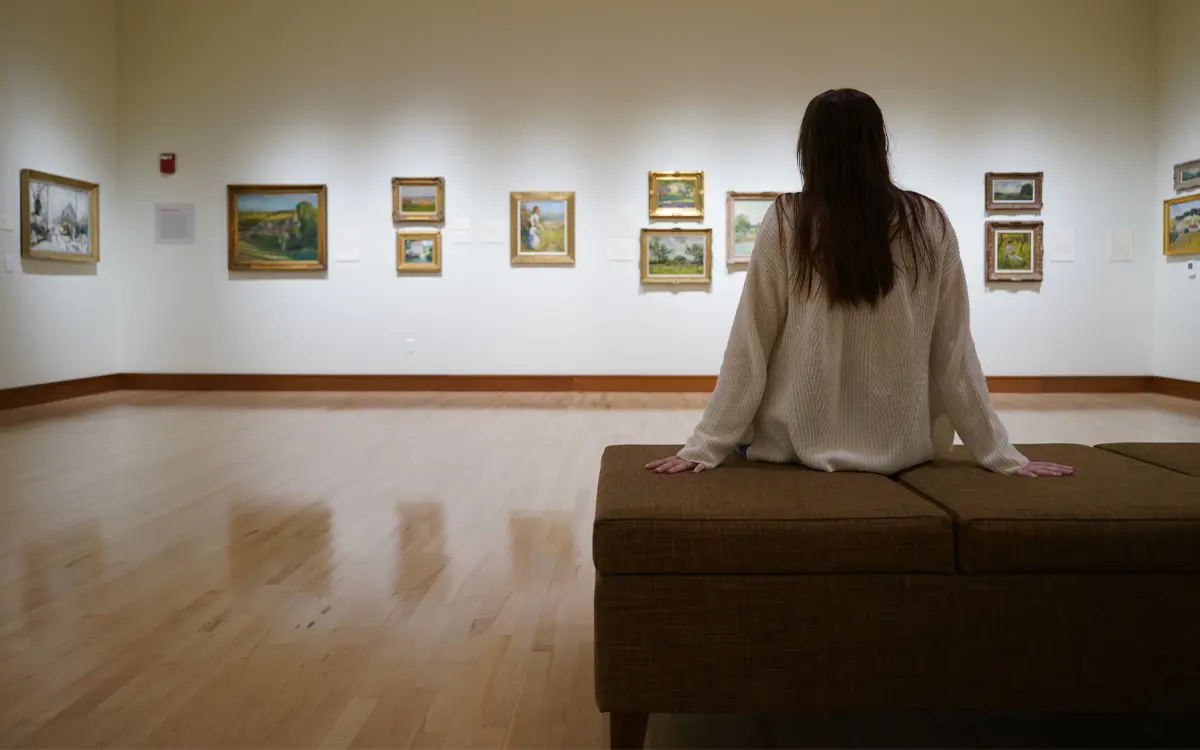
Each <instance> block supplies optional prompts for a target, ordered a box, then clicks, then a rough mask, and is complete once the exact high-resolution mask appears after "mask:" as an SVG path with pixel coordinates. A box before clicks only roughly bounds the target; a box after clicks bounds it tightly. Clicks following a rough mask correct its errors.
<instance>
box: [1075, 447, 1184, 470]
mask: <svg viewBox="0 0 1200 750" xmlns="http://www.w3.org/2000/svg"><path fill="white" fill-rule="evenodd" d="M1096 447H1097V448H1103V449H1104V450H1106V451H1112V452H1113V453H1120V454H1121V455H1122V456H1129V457H1130V458H1136V459H1137V460H1139V461H1145V462H1146V463H1148V464H1154V465H1155V466H1162V467H1165V468H1167V469H1171V470H1172V471H1178V472H1180V473H1182V474H1191V475H1192V476H1194V477H1200V443H1109V444H1107V445H1097V446H1096Z"/></svg>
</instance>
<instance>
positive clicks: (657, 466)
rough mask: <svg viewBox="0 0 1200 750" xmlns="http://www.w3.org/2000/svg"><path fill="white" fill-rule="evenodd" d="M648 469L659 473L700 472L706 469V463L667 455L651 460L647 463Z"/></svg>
mask: <svg viewBox="0 0 1200 750" xmlns="http://www.w3.org/2000/svg"><path fill="white" fill-rule="evenodd" d="M646 468H647V469H651V470H653V471H656V472H658V473H659V474H681V473H683V472H685V471H691V472H695V473H696V474H699V473H700V472H702V471H704V464H698V463H696V462H695V461H688V460H687V459H683V458H680V457H679V456H667V457H666V458H660V459H658V460H657V461H651V462H650V463H648V464H646Z"/></svg>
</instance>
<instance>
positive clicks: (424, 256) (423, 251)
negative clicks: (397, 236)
mask: <svg viewBox="0 0 1200 750" xmlns="http://www.w3.org/2000/svg"><path fill="white" fill-rule="evenodd" d="M404 262H405V263H432V262H433V240H409V239H406V240H404Z"/></svg>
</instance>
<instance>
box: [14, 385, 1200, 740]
mask: <svg viewBox="0 0 1200 750" xmlns="http://www.w3.org/2000/svg"><path fill="white" fill-rule="evenodd" d="M996 401H997V404H998V405H999V406H1000V407H1001V409H1002V410H1003V412H1004V418H1005V421H1006V423H1007V424H1008V425H1009V426H1010V431H1011V432H1012V433H1013V436H1014V439H1015V440H1017V441H1020V442H1035V441H1046V442H1050V441H1072V442H1085V443H1094V442H1102V441H1113V440H1200V404H1198V403H1196V402H1189V401H1182V400H1176V399H1171V398H1168V397H1164V396H1152V395H1112V396H1105V395H1089V396H1063V395H1053V396H1029V395H1012V396H998V397H997V398H996ZM704 402H705V397H704V396H702V395H697V394H681V395H667V394H645V395H642V394H569V393H557V394H530V393H521V394H477V393H440V394H413V393H395V394H369V393H354V394H320V393H306V394H271V393H263V394H238V393H222V394H189V393H171V394H163V393H114V394H108V395H104V396H97V397H93V398H87V399H80V400H77V401H71V402H63V403H59V404H51V405H47V406H40V407H34V408H31V409H24V410H18V411H13V412H8V413H3V414H0V745H3V746H6V747H112V748H140V747H171V748H175V747H180V748H182V747H190V748H196V747H272V748H284V747H287V748H298V747H322V748H351V747H355V748H357V747H373V748H385V747H386V748H401V747H453V748H468V747H502V746H503V747H546V748H550V747H601V746H606V745H605V743H606V742H607V727H606V725H605V722H604V720H603V717H602V716H601V715H600V714H599V713H597V711H596V708H595V703H594V700H593V693H592V643H591V638H592V629H591V606H592V602H591V597H592V585H593V575H594V573H593V569H592V564H591V547H590V531H591V517H592V516H591V514H592V509H593V500H594V491H595V479H596V472H597V470H598V467H599V458H600V453H601V450H602V449H603V447H604V446H605V445H607V444H610V443H620V442H638V443H656V442H661V443H677V442H681V441H682V440H683V438H685V437H686V436H687V434H688V433H689V432H690V430H691V428H692V427H693V426H694V423H695V420H696V418H697V416H698V413H699V410H700V409H701V408H702V406H703V404H704ZM1194 724H1195V722H1188V721H1183V722H1182V723H1179V722H1165V721H1153V722H1150V721H1147V720H1140V719H1130V720H1127V721H1126V720H1116V719H1114V720H1105V721H1100V720H1089V721H1074V720H1059V719H1053V718H1033V719H1031V718H1023V717H951V718H947V717H886V716H883V717H815V718H804V717H709V718H703V717H674V716H655V717H652V718H651V722H650V730H649V736H648V746H649V747H696V746H699V747H754V746H758V747H776V746H798V747H830V746H834V747H838V746H840V747H898V746H911V747H915V746H943V747H955V746H977V747H993V746H1014V745H1025V746H1044V745H1047V744H1049V745H1053V746H1068V745H1072V746H1098V745H1108V746H1120V745H1128V746H1134V745H1140V746H1163V745H1171V744H1176V743H1178V742H1181V741H1183V740H1180V737H1190V741H1192V742H1194V741H1195V739H1196V737H1197V735H1196V734H1195V733H1194V731H1193V730H1194V729H1195V726H1194ZM1181 733H1182V734H1181Z"/></svg>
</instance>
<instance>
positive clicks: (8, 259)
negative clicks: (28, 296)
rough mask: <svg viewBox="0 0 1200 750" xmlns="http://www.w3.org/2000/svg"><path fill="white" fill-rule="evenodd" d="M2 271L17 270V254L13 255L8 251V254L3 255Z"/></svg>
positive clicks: (11, 271) (14, 271) (10, 271)
mask: <svg viewBox="0 0 1200 750" xmlns="http://www.w3.org/2000/svg"><path fill="white" fill-rule="evenodd" d="M4 272H5V273H16V272H17V256H15V255H13V254H12V253H9V254H8V255H5V256H4Z"/></svg>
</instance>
